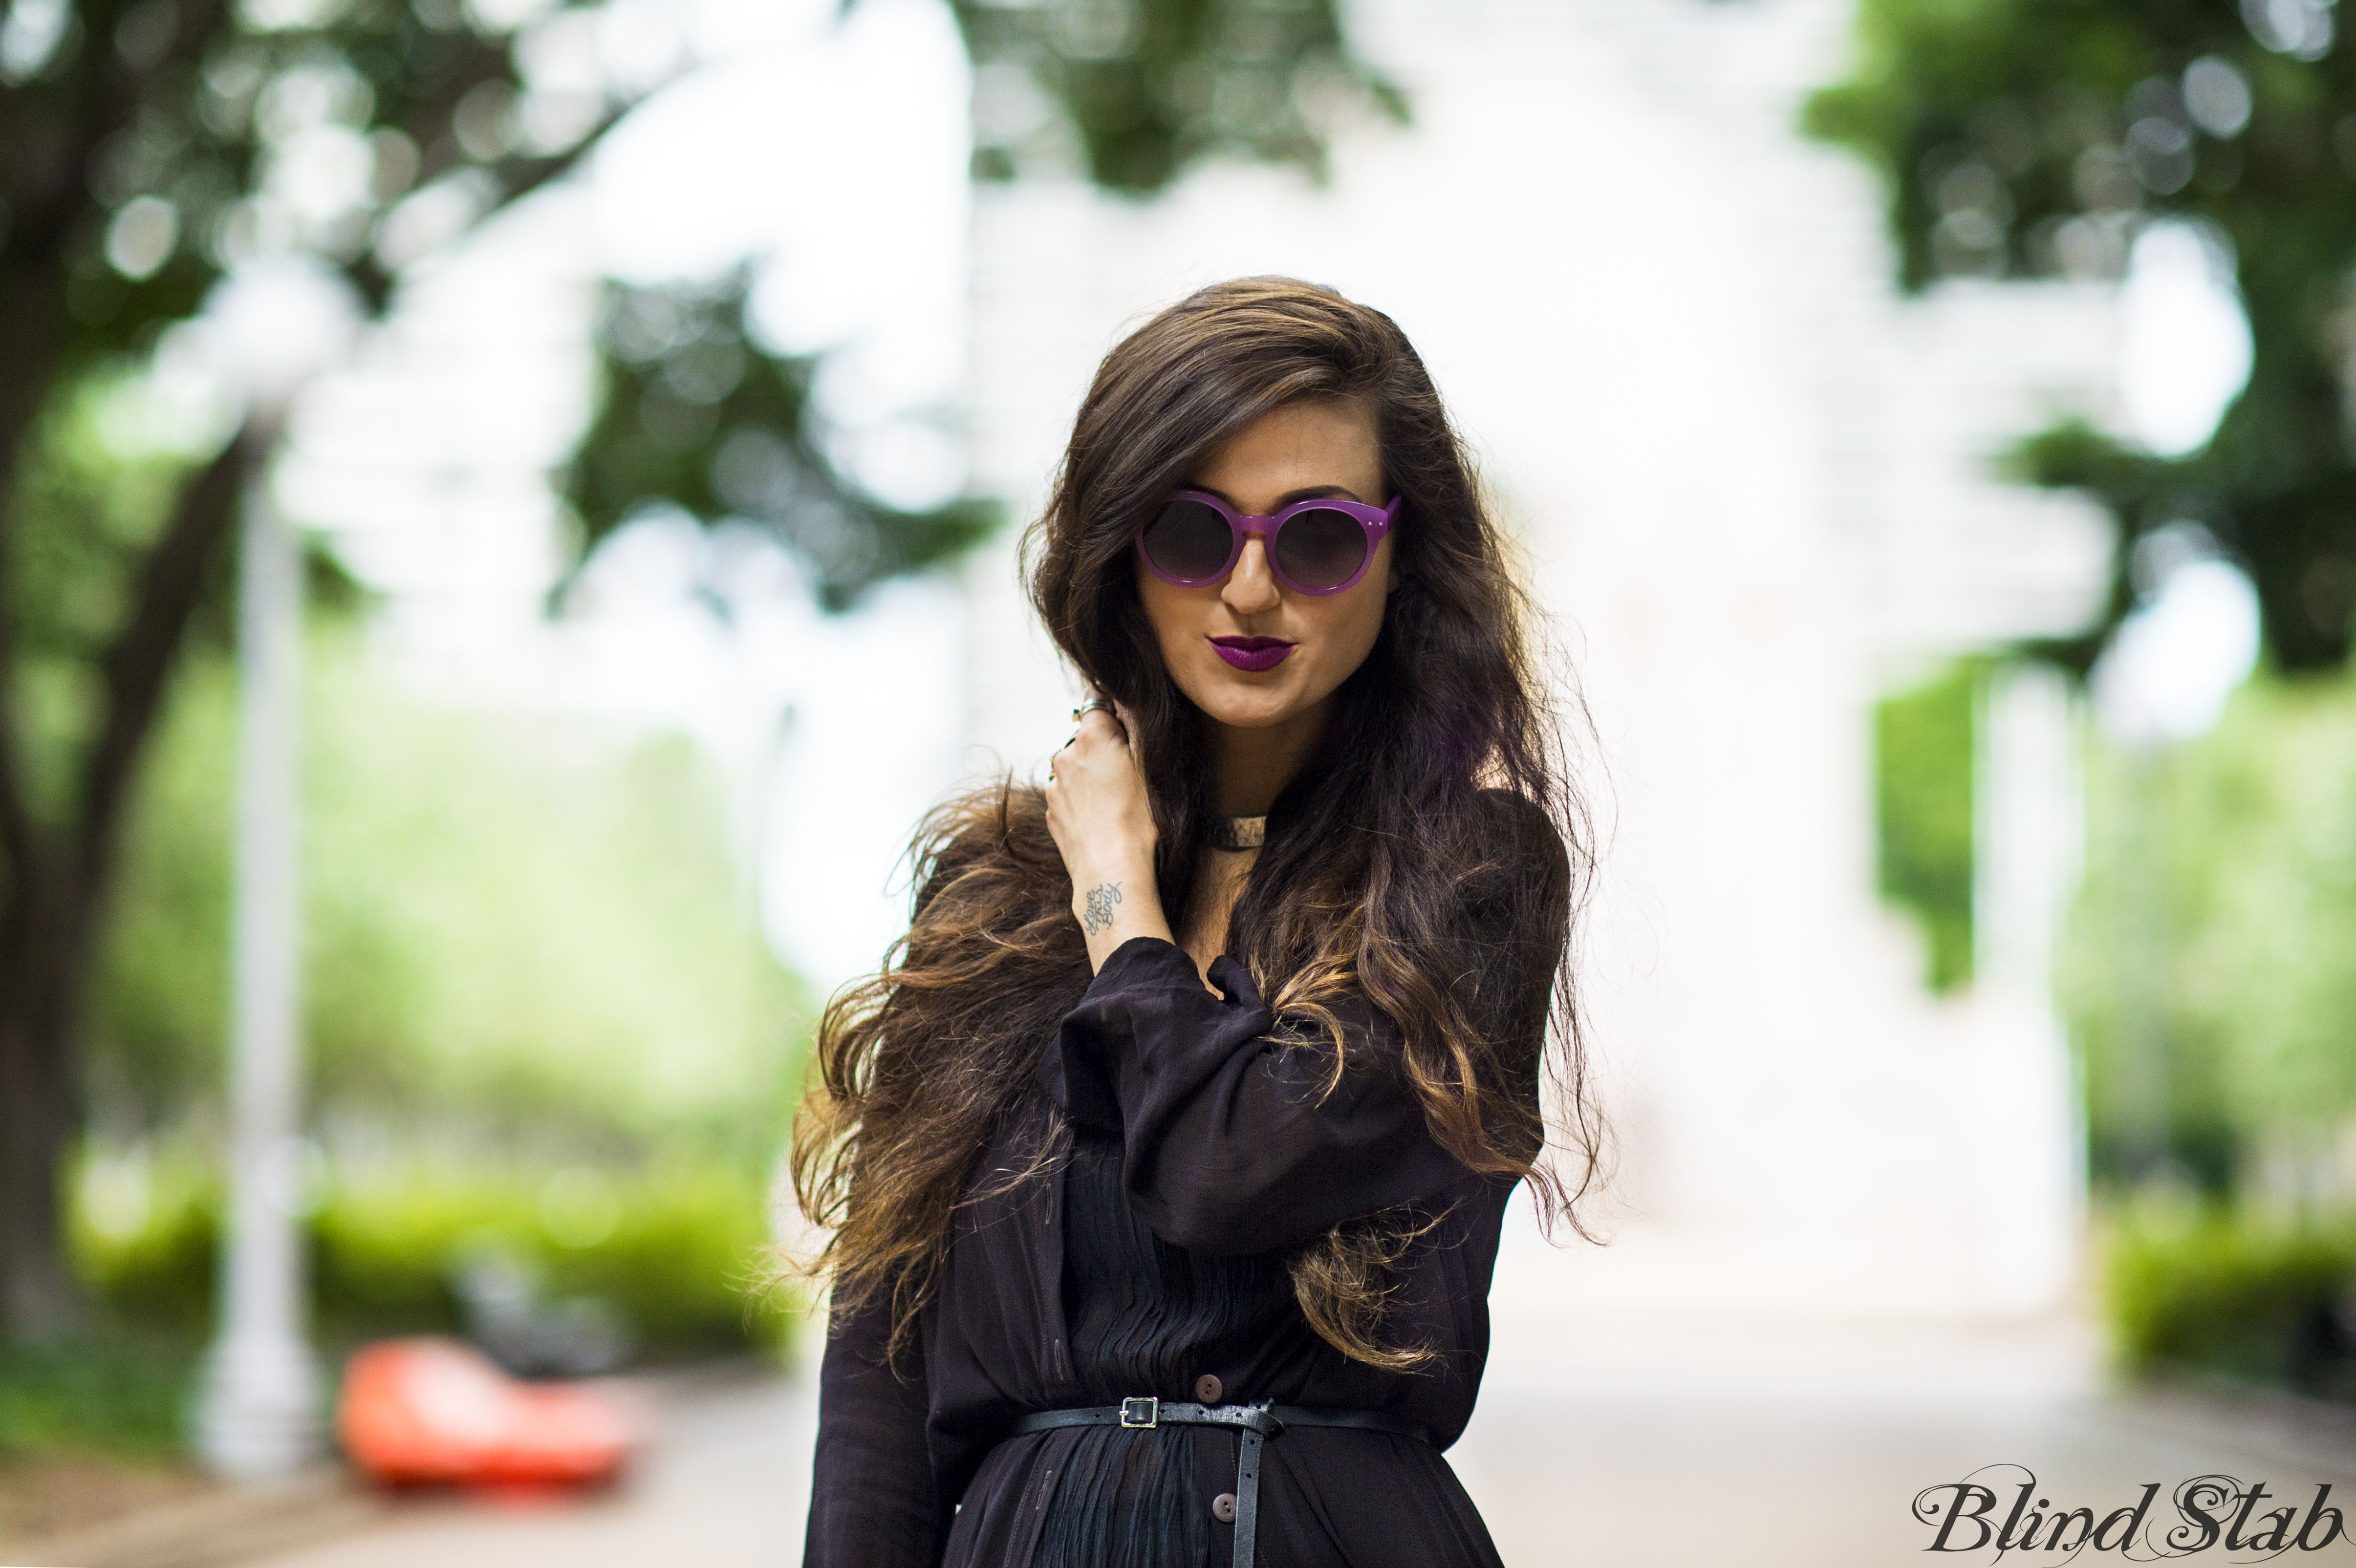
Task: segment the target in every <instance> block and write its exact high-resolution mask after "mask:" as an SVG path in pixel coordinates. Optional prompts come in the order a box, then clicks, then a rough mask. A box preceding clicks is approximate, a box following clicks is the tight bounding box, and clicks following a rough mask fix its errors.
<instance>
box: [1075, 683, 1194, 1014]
mask: <svg viewBox="0 0 2356 1568" xmlns="http://www.w3.org/2000/svg"><path fill="white" fill-rule="evenodd" d="M1129 737H1130V728H1129V724H1128V721H1127V715H1125V714H1122V713H1119V711H1118V710H1112V711H1108V710H1107V709H1104V708H1102V707H1097V706H1091V707H1085V708H1083V709H1081V710H1080V713H1079V729H1078V731H1077V732H1076V733H1075V734H1074V735H1073V736H1072V738H1071V740H1070V741H1068V742H1067V743H1066V745H1065V747H1064V749H1063V750H1062V751H1060V752H1056V753H1055V761H1054V762H1053V763H1051V764H1049V767H1048V770H1047V831H1048V832H1049V833H1051V834H1053V835H1054V836H1055V848H1057V849H1059V850H1061V851H1062V852H1063V856H1064V869H1066V870H1067V871H1069V872H1070V873H1071V877H1072V914H1073V916H1074V918H1076V920H1078V921H1079V923H1080V931H1081V933H1083V934H1084V935H1086V936H1087V942H1088V963H1089V965H1090V966H1091V967H1093V968H1098V969H1101V968H1102V967H1104V961H1105V960H1106V959H1107V958H1108V957H1110V956H1111V955H1112V952H1113V949H1114V948H1116V947H1119V945H1120V944H1122V943H1124V942H1127V941H1129V940H1130V938H1131V937H1136V936H1158V937H1161V938H1162V940H1163V941H1165V942H1166V941H1168V940H1169V939H1170V923H1169V921H1168V920H1167V919H1166V918H1164V916H1163V915H1162V897H1161V893H1160V891H1159V890H1158V889H1157V888H1156V886H1155V883H1154V880H1153V849H1154V846H1155V844H1156V843H1157V842H1158V841H1159V837H1160V835H1159V833H1158V831H1157V830H1156V828H1155V827H1154V826H1153V804H1152V801H1151V798H1149V796H1148V795H1147V794H1146V789H1145V774H1144V773H1143V771H1142V770H1141V768H1140V767H1139V765H1138V760H1137V754H1136V752H1134V751H1133V750H1132V749H1131V748H1130V741H1129Z"/></svg>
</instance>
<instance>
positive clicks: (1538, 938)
mask: <svg viewBox="0 0 2356 1568" xmlns="http://www.w3.org/2000/svg"><path fill="white" fill-rule="evenodd" d="M1541 820H1542V819H1541ZM1546 837H1547V843H1548V844H1549V845H1550V849H1549V848H1547V847H1546V846H1539V847H1537V848H1535V849H1534V850H1532V851H1530V852H1529V853H1508V854H1507V855H1506V856H1505V858H1504V859H1505V867H1504V869H1505V872H1506V874H1507V875H1508V876H1522V877H1528V876H1537V877H1540V878H1543V879H1545V880H1547V881H1548V882H1549V883H1551V882H1553V881H1555V880H1558V868H1559V866H1560V865H1561V863H1562V848H1561V840H1560V839H1559V838H1558V837H1555V836H1554V834H1553V832H1552V829H1551V828H1550V827H1549V828H1547V835H1546ZM1516 848H1517V849H1518V848H1519V846H1518V845H1517V846H1516ZM1534 856H1535V859H1534V858H1533V857H1534ZM1537 902H1538V904H1539V905H1540V906H1542V907H1545V908H1547V909H1551V908H1553V907H1554V904H1555V902H1556V901H1554V900H1553V899H1551V898H1550V897H1546V898H1541V899H1540V900H1538V901H1537ZM1487 903H1489V901H1485V900H1478V899H1476V900H1473V901H1471V902H1470V904H1469V905H1468V909H1467V914H1468V916H1469V918H1470V923H1471V925H1472V931H1471V933H1470V934H1471V935H1472V938H1473V940H1474V942H1475V943H1476V944H1477V947H1476V949H1475V951H1477V952H1478V953H1480V954H1481V955H1482V956H1483V960H1484V961H1486V962H1492V963H1494V965H1496V967H1497V969H1498V970H1500V971H1502V972H1501V973H1497V974H1493V975H1491V976H1486V977H1484V979H1483V981H1482V982H1481V983H1480V984H1479V985H1478V987H1477V990H1476V995H1479V996H1483V997H1494V998H1495V1001H1494V1006H1492V1007H1489V1008H1483V1009H1482V1010H1483V1011H1485V1012H1486V1013H1487V1014H1488V1018H1487V1019H1485V1020H1484V1021H1485V1022H1486V1023H1487V1024H1488V1026H1489V1027H1491V1028H1493V1029H1495V1030H1497V1031H1498V1035H1499V1038H1500V1039H1501V1040H1502V1041H1503V1042H1504V1043H1505V1047H1506V1049H1505V1052H1504V1056H1505V1059H1506V1060H1507V1061H1508V1062H1509V1063H1510V1066H1509V1069H1508V1070H1509V1072H1511V1073H1512V1077H1513V1081H1512V1082H1510V1083H1505V1084H1500V1085H1497V1086H1496V1087H1497V1088H1499V1089H1500V1090H1502V1091H1504V1092H1505V1093H1513V1094H1515V1095H1516V1096H1524V1097H1526V1098H1527V1099H1528V1100H1529V1102H1530V1103H1531V1104H1535V1103H1536V1096H1537V1064H1538V1058H1539V1054H1540V1051H1541V1050H1542V1048H1543V1046H1544V1042H1545V1033H1546V1010H1547V1007H1546V997H1547V987H1548V984H1549V982H1550V981H1551V978H1552V976H1553V972H1554V965H1555V962H1556V960H1557V959H1558V958H1559V956H1560V955H1561V952H1562V928H1561V926H1560V925H1559V924H1558V923H1555V922H1554V921H1552V920H1551V919H1545V920H1540V921H1537V922H1536V923H1530V922H1527V921H1526V918H1525V919H1523V920H1521V921H1520V922H1518V923H1520V924H1522V925H1525V926H1527V925H1531V924H1535V925H1537V926H1540V927H1546V928H1547V929H1543V930H1539V929H1505V928H1503V927H1502V926H1500V925H1499V918H1500V917H1502V915H1503V914H1504V913H1505V912H1508V911H1514V910H1519V911H1522V912H1525V913H1526V912H1527V911H1528V910H1529V909H1530V907H1531V903H1530V902H1529V901H1526V900H1522V899H1508V900H1505V901H1501V902H1497V903H1495V904H1494V906H1493V907H1494V910H1495V911H1496V912H1497V914H1496V915H1495V916H1493V915H1492V913H1491V912H1490V910H1489V909H1487V908H1484V907H1483V905H1484V904H1487ZM1210 978H1211V983H1212V984H1213V985H1215V986H1216V987H1219V989H1220V990H1221V991H1223V992H1224V993H1226V998H1225V999H1224V1000H1223V999H1221V998H1220V997H1215V996H1213V995H1211V994H1210V993H1209V992H1208V991H1206V990H1205V989H1204V987H1203V983H1202V979H1201V977H1200V976H1197V975H1196V973H1195V970H1194V960H1192V959H1191V958H1189V957H1187V956H1186V955H1185V954H1184V953H1183V951H1181V950H1180V949H1179V948H1178V947H1177V946H1176V945H1175V944H1172V943H1169V942H1166V941H1163V940H1162V939H1160V938H1156V937H1144V936H1141V937H1135V938H1132V939H1131V940H1130V941H1129V942H1126V943H1124V944H1121V946H1120V947H1119V949H1117V950H1116V951H1115V952H1114V953H1113V954H1112V955H1111V956H1110V957H1109V958H1108V959H1107V960H1106V961H1105V965H1104V967H1103V968H1102V969H1101V970H1099V971H1098V974H1097V976H1096V980H1095V982H1094V983H1093V984H1091V985H1090V986H1089V987H1088V989H1087V994H1086V995H1085V996H1083V997H1081V999H1080V1004H1079V1006H1078V1007H1076V1008H1074V1009H1073V1010H1072V1011H1071V1012H1070V1013H1069V1014H1068V1015H1067V1016H1066V1018H1065V1019H1064V1022H1063V1026H1062V1028H1061V1029H1060V1030H1059V1031H1058V1034H1057V1038H1056V1040H1055V1042H1054V1044H1053V1045H1052V1046H1051V1048H1050V1049H1049V1051H1048V1052H1047V1055H1046V1059H1045V1061H1044V1062H1043V1063H1042V1078H1043V1081H1044V1086H1045V1088H1046V1089H1047V1092H1048V1093H1049V1094H1050V1095H1051V1096H1052V1097H1054V1098H1055V1100H1056V1101H1057V1103H1058V1104H1061V1106H1062V1107H1063V1109H1064V1112H1065V1115H1066V1116H1067V1117H1069V1118H1070V1119H1071V1120H1072V1122H1073V1123H1074V1124H1075V1125H1077V1126H1079V1127H1081V1128H1084V1129H1087V1130H1090V1131H1093V1132H1096V1133H1098V1134H1099V1135H1104V1136H1117V1137H1119V1139H1120V1141H1121V1145H1122V1184H1123V1186H1124V1187H1125V1188H1126V1189H1127V1190H1128V1192H1129V1194H1130V1199H1131V1200H1132V1201H1134V1202H1135V1204H1136V1205H1137V1209H1138V1212H1139V1214H1140V1215H1141V1217H1142V1218H1143V1219H1144V1221H1145V1222H1146V1223H1147V1224H1148V1225H1150V1226H1151V1228H1152V1229H1153V1231H1154V1232H1155V1233H1156V1234H1158V1235H1160V1236H1161V1237H1162V1239H1163V1240H1164V1241H1167V1242H1170V1243H1173V1244H1174V1245H1177V1246H1182V1247H1185V1248H1187V1249H1188V1250H1190V1251H1194V1252H1201V1253H1258V1252H1266V1251H1269V1250H1271V1249H1274V1248H1279V1247H1285V1246H1290V1245H1292V1244H1294V1243H1300V1242H1302V1241H1305V1240H1307V1239H1309V1238H1310V1237H1312V1236H1315V1235H1318V1234H1321V1233H1323V1232H1325V1231H1327V1230H1329V1229H1331V1228H1332V1227H1333V1226H1334V1225H1336V1224H1338V1223H1340V1222H1341V1221H1344V1220H1350V1219H1355V1218H1356V1217H1358V1216H1360V1215H1364V1214H1369V1213H1373V1212H1375V1211H1378V1210H1382V1209H1388V1208H1391V1207H1394V1206H1397V1205H1400V1204H1409V1203H1417V1202H1423V1201H1429V1200H1434V1199H1438V1198H1440V1197H1441V1196H1442V1195H1444V1194H1449V1193H1451V1192H1453V1191H1456V1190H1459V1189H1462V1186H1463V1185H1464V1184H1465V1183H1466V1182H1468V1181H1471V1180H1473V1179H1475V1178H1474V1177H1473V1173H1472V1171H1470V1170H1469V1169H1467V1168H1465V1166H1464V1165H1463V1164H1462V1162H1460V1161H1459V1160H1458V1159H1457V1158H1456V1157H1454V1156H1453V1155H1451V1154H1450V1153H1448V1152H1447V1151H1446V1150H1445V1149H1443V1148H1441V1147H1440V1146H1439V1145H1438V1144H1437V1143H1435V1142H1434V1141H1433V1140H1432V1138H1431V1136H1430V1132H1429V1131H1428V1130H1427V1129H1426V1126H1425V1123H1424V1116H1423V1107H1422V1104H1421V1103H1420V1102H1419V1100H1418V1099H1417V1098H1416V1095H1415V1093H1414V1090H1413V1088H1412V1086H1411V1085H1410V1084H1409V1083H1408V1082H1407V1079H1406V1075H1405V1072H1404V1071H1403V1068H1402V1059H1403V1054H1404V1046H1403V1041H1402V1040H1401V1037H1400V1033H1399V1029H1398V1025H1397V1024H1396V1023H1394V1022H1393V1021H1392V1020H1391V1019H1389V1018H1388V1017H1387V1015H1385V1014H1384V1013H1382V1012H1381V1011H1380V1010H1379V1009H1377V1008H1375V1007H1374V1006H1373V1005H1372V1004H1371V1003H1369V1002H1367V1001H1366V1000H1365V998H1364V997H1356V998H1353V999H1352V1001H1351V1002H1350V1003H1349V1004H1347V1005H1345V1006H1344V1007H1341V1008H1336V1009H1335V1011H1336V1013H1337V1015H1338V1016H1339V1018H1340V1020H1341V1022H1342V1024H1343V1027H1344V1035H1345V1039H1346V1043H1347V1046H1348V1049H1347V1051H1346V1052H1345V1055H1344V1061H1345V1062H1346V1063H1347V1068H1346V1070H1345V1071H1344V1073H1343V1075H1342V1080H1341V1082H1340V1083H1339V1084H1337V1085H1334V1086H1333V1089H1332V1092H1331V1093H1328V1092H1327V1084H1328V1081H1329V1077H1330V1073H1331V1069H1332V1065H1333V1058H1332V1056H1331V1054H1330V1053H1329V1052H1328V1051H1326V1050H1325V1049H1323V1046H1322V1045H1321V1044H1319V1043H1318V1042H1317V1041H1316V1040H1311V1041H1309V1042H1307V1043H1302V1042H1301V1041H1300V1040H1296V1039H1292V1038H1290V1037H1289V1035H1288V1034H1287V1033H1286V1032H1284V1031H1279V1030H1277V1028H1276V1025H1277V1020H1276V1018H1275V1016H1274V1015H1273V1014H1272V1013H1271V1012H1270V1010H1269V1008H1268V1007H1267V1006H1266V1004H1265V1003H1263V1002H1262V1000H1261V999H1260V997H1259V994H1258V991H1257V989H1256V988H1255V987H1254V986H1253V984H1252V980H1251V976H1250V975H1249V974H1248V972H1247V971H1246V970H1245V969H1244V967H1243V965H1240V964H1238V963H1237V962H1236V961H1235V960H1233V959H1232V958H1226V957H1222V958H1220V959H1218V960H1217V961H1215V963H1214V964H1213V965H1211V972H1210ZM1499 981H1503V982H1504V983H1503V984H1498V983H1497V982H1499Z"/></svg>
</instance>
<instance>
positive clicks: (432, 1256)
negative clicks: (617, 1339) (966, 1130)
mask: <svg viewBox="0 0 2356 1568" xmlns="http://www.w3.org/2000/svg"><path fill="white" fill-rule="evenodd" d="M148 1186H149V1189H150V1194H149V1197H148V1199H147V1200H146V1202H145V1205H144V1208H145V1213H144V1215H143V1216H142V1217H141V1218H140V1220H139V1222H138V1223H136V1224H135V1225H124V1224H123V1223H122V1222H121V1221H120V1220H119V1219H118V1220H117V1221H116V1223H114V1224H113V1225H112V1226H110V1227H105V1228H102V1227H101V1226H99V1225H98V1224H95V1223H93V1222H92V1221H91V1217H90V1216H89V1215H88V1214H87V1213H85V1214H84V1215H82V1216H81V1217H80V1220H79V1221H78V1223H77V1225H76V1231H75V1248H76V1252H77V1254H78V1259H79V1262H80V1268H81V1272H82V1275H83V1277H84V1279H85V1281H86V1283H87V1284H88V1285H90V1287H91V1290H92V1291H93V1293H94V1294H96V1295H97V1296H98V1297H99V1298H100V1300H101V1301H102V1303H104V1304H105V1305H106V1306H107V1307H109V1308H111V1309H112V1313H113V1315H114V1316H116V1317H119V1318H121V1319H123V1321H124V1322H125V1323H127V1324H130V1325H133V1326H135V1327H139V1328H149V1329H154V1330H161V1331H163V1332H166V1333H167V1334H174V1335H177V1336H180V1337H184V1338H193V1337H200V1336H202V1335H204V1334H205V1333H207V1332H208V1331H209V1322H210V1318H211V1315H212V1311H213V1302H214V1294H213V1293H214V1284H213V1281H214V1269H215V1264H216V1259H217V1257H218V1246H217V1239H218V1236H219V1227H220V1189H219V1188H218V1186H217V1185H215V1184H214V1183H212V1182H210V1181H209V1180H206V1179H200V1178H196V1177H192V1176H189V1175H187V1174H186V1173H182V1174H180V1175H178V1176H177V1177H176V1176H170V1175H166V1176H161V1177H157V1178H154V1179H150V1181H149V1183H148ZM307 1224H308V1229H309V1235H310V1243H311V1250H310V1262H311V1281H312V1312H313V1318H314V1325H315V1328H316V1331H317V1333H318V1334H319V1336H320V1337H321V1338H322V1339H324V1340H326V1341H327V1342H329V1343H331V1344H332V1343H337V1342H342V1343H350V1342H354V1341H357V1340H359V1339H368V1338H371V1337H374V1336H377V1335H382V1334H395V1333H416V1332H448V1331H451V1330H453V1329H455V1328H457V1327H458V1323H459V1304H458V1300H457V1297H456V1295H455V1291H454V1288H453V1282H454V1279H455V1275H456V1273H457V1271H458V1269H460V1268H461V1267H462V1266H463V1265H464V1264H466V1260H467V1259H468V1258H469V1257H470V1256H472V1255H474V1254H476V1253H479V1252H481V1251H484V1250H486V1249H489V1250H495V1251H497V1252H498V1253H501V1254H503V1255H505V1256H507V1257H509V1258H510V1259H512V1260H514V1261H515V1262H516V1263H518V1264H520V1265H522V1266H523V1267H524V1268H525V1269H526V1270H527V1271H528V1272H529V1273H530V1274H531V1275H533V1276H535V1278H536V1280H537V1282H538V1285H539V1287H540V1290H541V1294H542V1295H544V1296H549V1297H552V1298H555V1297H564V1296H594V1297H597V1298H600V1299H602V1300H603V1301H605V1302H606V1303H608V1304H610V1305H611V1306H612V1307H616V1308H618V1309H619V1312H620V1314H621V1316H622V1317H623V1319H624V1321H625V1322H626V1325H627V1327H628V1328H629V1330H630V1332H631V1334H632V1336H633V1337H634V1339H636V1341H637V1344H638V1346H639V1347H640V1349H641V1351H642V1352H643V1353H645V1354H648V1355H651V1356H654V1357H657V1358H659V1359H666V1360H676V1359H680V1358H685V1357H694V1356H708V1355H715V1354H730V1353H737V1352H742V1351H745V1350H750V1349H764V1350H771V1349H777V1348H779V1347H780V1346H781V1345H782V1344H783V1341H784V1330H785V1328H786V1326H787V1317H788V1313H787V1310H786V1308H785V1307H783V1306H782V1305H781V1303H780V1301H779V1300H778V1299H777V1298H776V1296H775V1295H774V1293H772V1292H770V1291H768V1290H766V1289H764V1288H763V1287H762V1286H761V1285H760V1279H761V1275H762V1271H763V1268H764V1263H763V1248H764V1245H765V1243H766V1195H765V1192H764V1189H763V1184H762V1182H761V1181H760V1180H759V1179H757V1178H756V1177H755V1176H753V1175H751V1174H750V1173H747V1172H743V1171H739V1170H736V1169H734V1168H726V1167H715V1166H695V1165H670V1166H656V1167H654V1168H649V1169H648V1170H645V1171H642V1172H637V1173H634V1174H624V1173H613V1172H601V1171H594V1170H589V1169H584V1168H566V1169H562V1170H556V1171H547V1170H518V1169H507V1168H475V1169H467V1168H448V1167H431V1166H424V1165H418V1166H412V1167H404V1168H386V1169H379V1170H372V1171H363V1172H354V1173H348V1174H343V1175H338V1176H337V1177H335V1178H332V1179H329V1180H327V1182H325V1183H324V1184H323V1189H322V1191H321V1193H320V1195H319V1201H318V1203H317V1206H316V1209H315V1210H314V1211H313V1212H312V1213H311V1215H310V1216H309V1219H308V1221H307Z"/></svg>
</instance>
